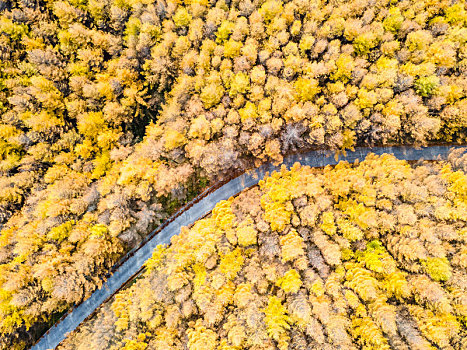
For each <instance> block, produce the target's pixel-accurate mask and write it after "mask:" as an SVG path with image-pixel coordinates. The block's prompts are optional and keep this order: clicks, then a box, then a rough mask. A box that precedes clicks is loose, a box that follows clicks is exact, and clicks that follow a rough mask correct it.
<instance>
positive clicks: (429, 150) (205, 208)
mask: <svg viewBox="0 0 467 350" xmlns="http://www.w3.org/2000/svg"><path fill="white" fill-rule="evenodd" d="M451 148H460V147H459V146H457V147H456V146H454V147H451V146H430V147H426V148H421V149H415V148H413V147H404V146H400V147H375V148H356V149H355V151H353V152H347V154H346V156H342V155H341V156H339V159H338V161H342V160H345V161H348V162H354V161H355V160H356V159H359V160H363V159H364V158H365V157H366V156H367V155H368V154H369V153H375V154H378V155H381V154H383V153H389V154H392V155H394V156H395V157H396V158H398V159H401V160H408V161H413V160H438V159H446V158H447V155H448V153H449V150H450V149H451ZM338 161H336V159H335V158H334V153H333V152H330V151H321V150H319V151H309V152H306V153H303V154H294V155H291V156H288V157H285V158H284V162H283V164H285V165H286V166H287V167H288V168H290V167H291V166H292V165H293V164H294V163H295V162H299V163H300V164H302V165H308V166H311V167H322V166H325V165H335V164H337V162H338ZM279 169H280V165H279V166H274V165H272V164H270V163H269V164H265V165H262V166H261V167H259V168H257V169H254V170H252V171H251V172H247V173H243V174H242V175H240V176H238V177H236V178H234V179H232V180H231V181H229V182H227V183H226V184H224V185H223V186H221V187H220V188H218V189H217V190H215V191H213V192H210V193H208V194H207V195H206V196H205V197H204V198H202V199H201V200H199V201H198V202H197V203H195V204H193V205H192V206H191V207H189V208H188V209H186V210H184V211H183V212H181V213H180V214H179V215H178V216H176V217H175V219H174V220H173V221H171V222H169V223H168V224H165V225H163V228H162V229H159V230H156V231H159V232H158V234H157V235H155V236H154V237H152V238H151V239H150V240H148V241H147V242H146V243H144V244H143V245H142V246H141V247H140V248H138V249H137V250H135V251H133V252H132V254H131V255H130V256H129V257H128V259H126V260H125V261H124V262H123V263H122V264H121V265H120V266H119V268H118V269H117V270H116V271H115V272H114V273H113V274H112V276H110V277H109V278H108V279H107V282H106V283H104V285H103V286H102V288H101V289H99V290H96V291H95V292H94V293H93V294H92V295H91V297H90V298H89V299H87V300H85V301H84V302H83V303H81V304H80V305H78V306H77V307H76V308H75V309H73V310H72V311H71V312H70V313H68V314H67V316H66V317H65V318H63V319H62V320H61V321H59V322H58V323H56V324H55V325H54V326H53V327H52V328H51V329H50V330H49V331H48V332H47V333H46V334H44V335H43V336H42V338H41V339H39V341H38V342H37V343H36V344H35V345H34V346H33V347H32V348H31V349H32V350H46V349H54V348H55V347H56V346H57V345H58V344H59V343H60V342H61V341H62V340H63V339H64V338H65V337H66V335H67V333H69V332H72V331H74V330H75V329H76V328H77V327H78V326H79V325H80V324H81V322H83V321H84V320H85V319H86V318H87V317H88V316H89V315H91V314H92V313H93V312H94V311H95V310H96V309H97V308H98V307H99V306H100V305H101V304H102V303H103V302H104V301H105V300H107V299H108V298H109V297H111V296H112V295H113V294H114V293H115V292H116V291H118V290H119V289H120V288H121V286H123V285H124V284H125V283H126V282H127V281H128V280H129V279H131V278H132V277H133V276H134V275H135V274H136V273H137V272H138V271H139V270H140V269H141V267H142V266H143V264H144V263H145V262H146V260H147V259H149V258H150V257H151V256H152V252H153V250H154V248H156V246H157V245H159V244H166V243H170V238H171V237H172V236H173V235H176V234H178V233H179V232H180V228H181V227H182V226H189V225H191V224H193V223H194V222H195V221H196V220H198V219H200V218H202V217H203V216H205V215H206V214H208V213H209V212H210V211H211V210H212V209H213V208H214V207H215V205H216V204H217V203H219V201H221V200H226V199H229V198H230V197H232V196H234V195H236V194H238V193H240V192H241V191H242V190H244V189H246V188H248V187H251V186H254V185H256V184H257V183H258V182H259V181H260V180H262V179H263V178H264V176H265V174H266V172H272V171H274V170H279Z"/></svg>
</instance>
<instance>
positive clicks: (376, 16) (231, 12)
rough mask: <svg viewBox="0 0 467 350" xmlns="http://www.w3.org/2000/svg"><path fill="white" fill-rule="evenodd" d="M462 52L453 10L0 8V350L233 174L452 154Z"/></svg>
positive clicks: (462, 109)
mask: <svg viewBox="0 0 467 350" xmlns="http://www.w3.org/2000/svg"><path fill="white" fill-rule="evenodd" d="M466 43H467V9H466V3H465V1H464V0H453V1H451V0H449V1H448V0H402V1H395V0H340V1H337V0H333V1H324V0H291V1H281V0H266V1H265V0H64V1H57V0H35V1H32V0H0V349H2V350H7V349H13V350H22V349H25V348H26V347H28V346H29V345H31V344H32V343H33V342H34V341H35V340H36V339H37V337H38V336H40V335H41V334H42V333H43V332H44V331H45V330H46V329H47V328H49V327H50V326H51V325H52V324H53V323H54V322H55V321H56V320H57V319H58V318H59V317H60V315H62V314H63V313H64V312H66V311H67V310H69V309H70V308H71V307H73V306H74V305H77V304H79V303H80V302H82V301H83V300H85V299H86V298H88V297H89V296H90V295H91V294H92V292H93V291H94V290H96V289H97V288H99V287H100V286H101V285H102V283H103V280H104V278H105V276H106V274H107V273H108V272H109V269H110V268H111V267H112V266H113V265H114V264H115V263H117V262H118V261H119V259H120V258H121V257H122V256H123V255H124V254H125V253H126V252H128V251H129V250H130V249H132V248H133V247H135V246H137V245H138V244H139V243H140V242H141V241H142V240H143V239H144V237H145V236H146V235H147V234H148V233H149V232H151V230H152V229H153V228H155V227H157V226H158V225H159V224H160V223H161V222H162V221H163V220H164V219H165V218H167V217H168V216H169V215H170V214H171V213H173V212H174V211H175V210H176V209H178V208H179V207H181V206H182V205H183V204H184V203H186V202H187V201H189V200H190V199H191V198H193V197H195V196H196V195H197V194H199V193H200V192H201V191H202V190H203V189H204V188H206V186H208V185H209V184H212V183H215V182H216V181H220V180H223V179H226V178H228V177H229V176H230V175H231V174H232V173H233V172H236V171H243V170H245V169H248V168H251V167H253V166H258V165H260V164H262V163H264V162H267V161H273V162H276V163H280V162H281V160H282V157H283V156H284V155H286V154H289V153H291V152H299V151H303V150H305V149H308V148H319V149H329V150H331V151H333V152H336V153H339V152H345V150H349V149H352V148H353V147H354V146H357V145H359V146H372V145H388V144H404V145H414V146H424V145H429V144H438V143H449V144H462V145H464V144H466V142H467V112H466V111H467V98H466V95H467V45H466ZM463 171H465V169H464V170H463ZM443 208H444V207H443ZM278 213H282V212H281V211H279V212H278ZM281 215H282V214H281ZM326 215H330V214H326ZM286 217H287V216H286ZM286 217H285V218H286ZM278 220H279V221H278V222H277V223H273V224H272V225H273V226H275V225H278V226H279V227H281V225H282V224H281V222H282V221H281V219H278ZM284 220H285V219H284ZM458 220H461V219H460V218H459V219H458ZM447 222H448V223H449V224H452V223H451V221H450V219H449V220H447ZM464 224H465V221H464ZM443 244H444V243H443ZM443 249H444V248H443ZM456 317H457V316H456ZM281 334H282V333H281ZM274 341H276V340H274ZM365 346H366V345H365Z"/></svg>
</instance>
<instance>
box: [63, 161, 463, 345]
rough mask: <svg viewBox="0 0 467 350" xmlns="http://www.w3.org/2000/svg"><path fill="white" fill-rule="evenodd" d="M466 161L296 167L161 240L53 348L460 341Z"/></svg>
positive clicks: (225, 202)
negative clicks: (125, 283) (136, 270)
mask: <svg viewBox="0 0 467 350" xmlns="http://www.w3.org/2000/svg"><path fill="white" fill-rule="evenodd" d="M456 168H458V169H461V168H463V169H464V170H467V157H465V156H464V159H463V160H462V159H457V160H454V159H453V162H451V163H450V164H449V163H444V162H439V163H429V164H428V163H427V164H417V165H415V166H411V165H409V164H407V162H405V161H400V160H397V159H395V158H394V157H393V156H390V155H383V156H381V157H378V156H375V155H369V156H368V157H367V158H366V159H365V160H364V161H362V162H361V163H356V164H354V165H352V164H348V163H345V162H341V163H340V164H338V165H337V166H336V167H334V168H332V167H329V166H328V167H326V168H324V169H311V168H309V167H300V165H299V164H296V165H294V167H293V168H292V169H291V170H290V171H287V170H286V169H285V168H283V169H282V170H281V171H280V172H276V173H273V174H272V175H271V176H270V177H268V178H266V179H265V180H264V181H262V182H260V184H259V186H258V187H254V188H252V189H249V190H246V191H244V192H242V193H241V194H240V195H239V196H238V197H236V198H231V199H230V200H228V201H223V202H220V203H219V204H218V205H217V206H216V208H215V209H214V210H213V211H212V215H211V216H210V217H208V218H206V219H203V220H199V221H198V222H196V223H195V224H194V225H193V227H191V228H184V229H182V232H181V233H180V235H179V236H174V237H173V238H172V242H171V245H170V246H169V247H162V246H160V247H159V248H158V249H156V250H155V252H154V255H153V257H152V259H150V261H149V262H148V263H147V264H146V271H145V273H144V275H143V276H141V277H140V278H139V279H138V280H137V281H136V283H134V284H133V285H132V286H131V287H129V288H127V289H126V290H124V291H121V292H119V293H118V294H116V295H115V296H114V297H113V299H112V300H111V302H110V303H108V304H105V305H104V307H103V308H101V309H100V311H99V313H98V315H97V316H95V317H94V318H93V319H92V320H91V321H88V322H86V323H85V324H83V325H81V327H80V330H79V331H78V332H75V333H73V334H72V335H71V336H69V337H68V338H67V339H66V340H65V342H64V343H62V344H61V346H59V348H58V350H98V349H99V350H101V349H102V350H104V349H111V350H114V349H125V350H145V349H158V350H159V349H164V350H175V349H187V350H240V349H252V350H253V349H254V350H274V349H280V350H286V349H289V350H305V349H317V350H332V349H347V350H357V349H365V350H371V349H374V350H384V349H397V350H409V349H417V350H425V349H426V350H434V349H450V350H462V349H466V347H467V245H466V243H467V226H466V221H467V197H466V194H467V175H466V172H465V171H462V170H457V171H456Z"/></svg>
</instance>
